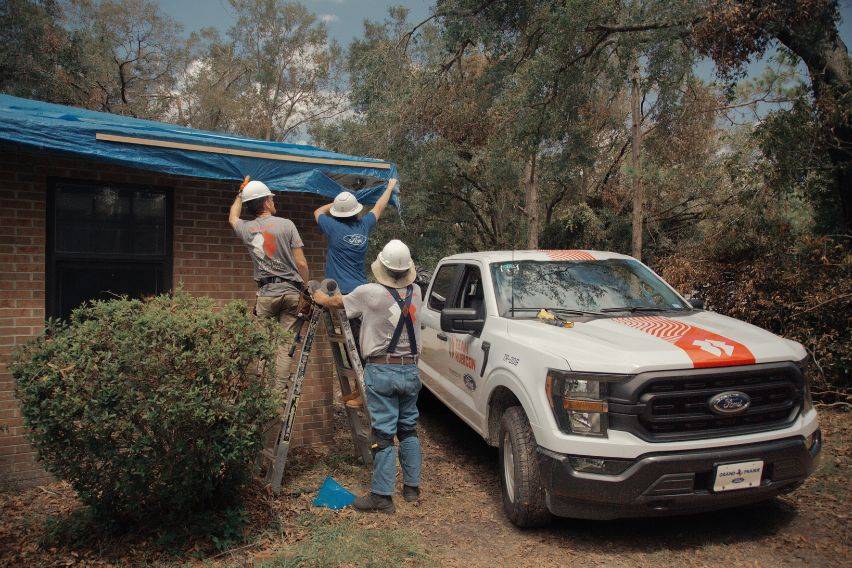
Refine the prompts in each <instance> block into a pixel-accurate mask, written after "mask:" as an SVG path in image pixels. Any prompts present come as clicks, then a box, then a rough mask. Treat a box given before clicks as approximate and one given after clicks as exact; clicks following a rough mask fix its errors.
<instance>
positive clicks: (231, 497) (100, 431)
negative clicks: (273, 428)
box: [11, 292, 278, 521]
mask: <svg viewBox="0 0 852 568" xmlns="http://www.w3.org/2000/svg"><path fill="white" fill-rule="evenodd" d="M213 308H214V303H213V301H212V300H210V299H208V298H195V297H192V296H190V295H188V294H186V293H183V292H178V293H177V294H175V295H174V296H166V295H164V296H158V297H156V298H152V299H149V300H146V301H139V300H127V299H121V300H114V301H109V302H95V303H93V304H90V305H87V306H84V307H82V308H79V309H77V310H75V311H74V313H73V314H72V316H71V319H70V322H69V323H68V324H64V323H59V322H55V321H51V322H49V324H48V329H47V331H46V333H45V335H44V336H42V337H40V338H38V339H36V340H34V341H32V342H31V343H29V344H28V345H25V346H24V347H23V348H21V349H20V350H18V351H17V352H16V353H15V355H14V357H13V362H12V364H11V370H12V374H13V376H14V377H15V379H16V381H17V395H18V397H19V398H20V400H21V403H22V409H23V414H24V418H25V420H26V423H27V426H28V427H29V428H30V431H31V434H30V435H31V438H32V441H33V444H34V445H35V447H36V448H37V449H38V451H39V455H40V457H41V459H42V460H43V461H44V463H45V465H46V467H47V468H48V469H49V470H50V471H51V472H52V473H54V474H55V475H56V476H57V477H59V478H61V479H65V480H67V481H68V482H70V483H71V484H72V485H73V487H74V488H75V489H76V490H77V492H78V493H79V495H80V498H81V499H82V500H83V501H84V502H86V503H87V504H89V505H91V506H92V507H93V508H94V509H95V510H96V511H97V512H99V513H103V514H106V516H108V517H109V518H112V519H119V520H126V521H139V520H143V519H145V518H149V517H151V516H156V518H157V519H158V520H164V519H167V518H172V519H180V518H183V517H185V516H186V515H188V514H189V513H191V512H195V511H200V510H205V509H209V508H211V507H224V506H228V505H230V504H231V503H234V502H235V501H236V500H237V498H238V497H239V495H240V492H241V490H242V488H244V487H245V485H246V484H247V483H248V482H249V481H250V479H251V476H252V473H253V472H252V468H253V466H254V463H255V459H256V457H257V454H258V452H259V449H260V446H261V435H262V429H263V425H264V424H265V423H267V422H268V421H269V420H270V419H272V418H273V417H274V416H275V408H276V405H277V403H278V401H277V400H276V395H275V393H274V392H273V389H272V385H273V384H274V382H273V380H272V378H273V373H274V369H273V368H272V367H273V365H272V364H271V362H273V361H274V359H275V358H274V356H273V354H274V351H275V347H276V344H277V339H278V338H277V332H276V330H275V328H274V326H273V325H272V324H270V323H268V322H259V321H258V320H257V319H256V318H253V317H252V316H251V315H250V314H249V313H248V311H247V309H246V307H245V305H244V304H242V303H238V302H232V303H230V304H228V305H226V306H225V307H224V308H223V309H221V310H218V311H215V310H214V309H213ZM264 361H268V362H270V364H261V365H258V362H264Z"/></svg>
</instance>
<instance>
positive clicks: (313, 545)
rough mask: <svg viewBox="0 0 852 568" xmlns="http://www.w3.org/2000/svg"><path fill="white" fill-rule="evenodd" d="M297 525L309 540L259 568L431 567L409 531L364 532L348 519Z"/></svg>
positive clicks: (313, 518) (311, 518)
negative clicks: (308, 533)
mask: <svg viewBox="0 0 852 568" xmlns="http://www.w3.org/2000/svg"><path fill="white" fill-rule="evenodd" d="M300 524H302V525H304V526H306V527H308V528H309V529H310V531H311V535H310V537H308V538H307V539H305V540H304V541H302V542H300V543H299V544H297V545H295V546H293V547H292V548H291V550H289V551H287V552H285V553H283V554H282V555H281V556H279V557H278V558H276V559H274V560H272V561H270V562H267V563H265V564H262V567H263V568H296V567H302V566H309V567H314V568H325V567H333V566H341V565H346V566H367V567H370V568H385V567H387V568H395V567H396V566H400V565H408V566H431V565H434V564H435V563H434V561H433V560H431V558H430V557H429V555H428V554H427V553H426V550H425V548H424V547H423V545H422V544H421V542H420V538H419V537H418V536H417V535H416V534H414V533H413V532H411V531H407V530H403V529H376V528H364V527H360V526H358V524H357V523H356V522H355V521H353V520H350V519H344V520H338V519H336V518H333V517H331V518H324V517H320V516H317V515H313V514H308V515H305V516H304V517H302V519H301V520H300Z"/></svg>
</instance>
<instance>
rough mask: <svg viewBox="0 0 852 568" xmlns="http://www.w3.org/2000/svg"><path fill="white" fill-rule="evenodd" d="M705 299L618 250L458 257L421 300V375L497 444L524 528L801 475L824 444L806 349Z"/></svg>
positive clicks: (509, 497) (674, 503)
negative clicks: (705, 305) (689, 296)
mask: <svg viewBox="0 0 852 568" xmlns="http://www.w3.org/2000/svg"><path fill="white" fill-rule="evenodd" d="M701 308H702V305H701V302H700V301H698V300H693V301H692V303H691V302H690V301H688V300H686V299H685V298H684V297H682V296H681V295H680V294H679V293H678V292H677V291H675V290H674V289H673V288H672V287H671V286H669V285H668V284H667V283H666V282H665V281H663V280H662V279H661V278H660V277H659V276H657V275H656V274H655V273H654V272H653V271H652V270H650V269H649V268H648V267H647V266H645V265H644V264H642V263H641V262H639V261H637V260H636V259H634V258H632V257H629V256H625V255H621V254H615V253H611V252H599V251H588V250H559V251H503V252H479V253H471V254H459V255H455V256H450V257H447V258H444V259H443V260H441V262H440V263H439V264H438V266H437V267H436V269H435V271H434V273H433V276H432V279H431V282H430V283H429V285H428V288H427V290H426V294H425V296H424V303H423V308H422V310H421V313H420V314H417V317H418V319H419V322H420V325H421V329H422V343H423V345H422V350H421V357H420V361H419V366H420V370H421V378H422V381H423V384H424V385H425V386H426V387H427V388H428V389H429V390H430V391H431V392H432V393H434V394H435V396H436V397H437V398H439V399H440V400H441V401H443V403H444V404H446V405H447V406H448V407H449V408H450V409H451V410H452V411H453V412H454V413H455V414H457V415H458V416H459V417H460V418H461V419H462V420H464V421H465V422H466V423H467V424H469V425H470V427H472V428H473V429H474V430H476V432H478V433H479V434H480V435H481V436H482V437H483V438H484V439H485V440H486V441H487V442H488V443H489V444H491V445H493V446H496V447H497V448H498V449H499V456H500V458H499V459H500V464H499V472H500V479H501V486H502V496H503V505H504V509H505V511H506V514H507V515H508V517H509V519H510V520H511V521H512V522H513V523H515V524H516V525H518V526H521V527H526V526H534V525H540V524H543V523H546V522H547V521H548V520H549V519H550V518H551V515H557V516H566V517H576V518H591V519H612V518H617V517H637V516H646V515H665V514H677V513H690V512H697V511H706V510H712V509H719V508H723V507H731V506H736V505H742V504H746V503H752V502H757V501H762V500H766V499H770V498H772V497H774V496H776V495H778V494H781V493H785V492H789V491H792V490H793V489H795V488H796V487H798V486H799V485H800V484H801V483H802V481H803V480H804V479H805V478H806V477H807V476H808V475H809V474H810V473H811V472H812V471H813V469H814V467H815V462H816V458H817V455H818V454H819V452H820V449H821V445H822V439H821V433H820V429H819V425H818V422H817V413H816V411H815V410H814V408H813V404H812V402H811V398H810V393H809V390H808V383H807V381H806V379H805V373H804V362H805V359H806V356H807V353H806V351H805V349H804V348H803V347H802V346H801V345H800V344H799V343H796V342H794V341H790V340H787V339H784V338H782V337H778V336H777V335H774V334H772V333H770V332H768V331H765V330H763V329H760V328H758V327H755V326H753V325H750V324H747V323H744V322H741V321H738V320H735V319H732V318H729V317H726V316H723V315H720V314H717V313H713V312H711V311H705V310H703V309H701Z"/></svg>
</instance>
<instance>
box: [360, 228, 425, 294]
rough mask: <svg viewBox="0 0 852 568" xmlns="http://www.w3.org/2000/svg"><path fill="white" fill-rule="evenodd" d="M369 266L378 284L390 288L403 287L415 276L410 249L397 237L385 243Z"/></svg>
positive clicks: (415, 271)
mask: <svg viewBox="0 0 852 568" xmlns="http://www.w3.org/2000/svg"><path fill="white" fill-rule="evenodd" d="M370 267H371V268H372V269H373V276H375V277H376V281H378V282H379V284H384V285H385V286H390V287H392V288H404V287H405V286H408V285H409V284H411V283H412V282H414V279H415V278H417V270H416V269H415V268H414V261H413V260H411V251H410V250H408V247H407V246H406V245H405V243H404V242H402V241H399V240H397V239H394V240H392V241H390V242H389V243H388V244H386V245H385V248H383V249H382V252H380V253H379V257H378V258H377V259H376V260H375V261H374V262H373V264H372V265H370Z"/></svg>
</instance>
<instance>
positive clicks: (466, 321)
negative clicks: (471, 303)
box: [441, 308, 485, 335]
mask: <svg viewBox="0 0 852 568" xmlns="http://www.w3.org/2000/svg"><path fill="white" fill-rule="evenodd" d="M483 327H485V320H484V319H482V316H480V315H479V310H477V309H475V308H444V309H443V310H441V331H446V332H447V333H467V334H470V335H479V334H480V333H481V332H482V328H483Z"/></svg>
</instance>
